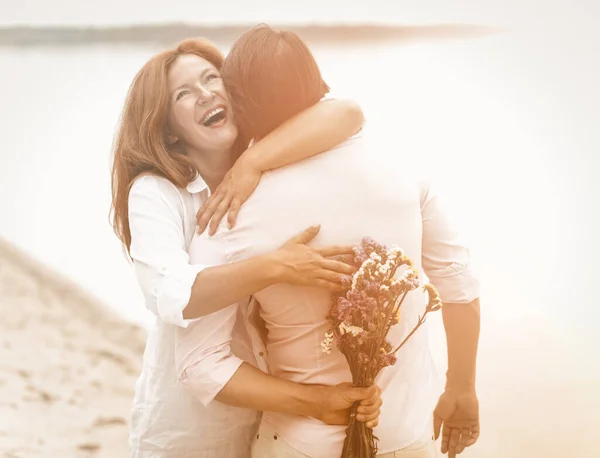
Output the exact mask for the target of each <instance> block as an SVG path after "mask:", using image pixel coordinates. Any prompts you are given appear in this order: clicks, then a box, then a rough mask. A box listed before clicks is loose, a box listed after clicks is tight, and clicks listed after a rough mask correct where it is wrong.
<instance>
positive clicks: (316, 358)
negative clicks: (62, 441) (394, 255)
mask: <svg viewBox="0 0 600 458" xmlns="http://www.w3.org/2000/svg"><path fill="white" fill-rule="evenodd" d="M222 72H223V76H224V79H225V81H226V82H227V84H228V89H229V92H230V96H231V97H232V99H233V100H234V102H235V104H236V112H235V115H236V120H237V122H238V124H239V125H240V129H241V132H242V133H243V134H244V135H246V136H247V137H248V138H255V139H256V138H261V137H263V136H265V135H266V134H267V133H269V132H270V131H271V130H273V129H274V128H275V127H277V126H278V125H279V124H281V123H283V122H285V121H286V120H287V119H288V118H290V117H291V116H293V115H295V114H296V113H298V112H299V111H301V110H302V109H305V108H307V107H309V106H311V105H313V104H315V103H316V102H317V101H318V100H320V99H321V98H322V97H323V96H324V95H325V93H326V92H327V90H328V88H327V85H326V84H325V83H324V82H323V80H322V79H321V75H320V72H319V69H318V67H317V65H316V62H315V61H314V58H313V57H312V55H311V53H310V51H309V50H308V48H307V47H306V45H305V44H304V43H303V42H302V40H300V39H299V38H298V37H297V36H296V35H295V34H293V33H291V32H279V31H275V30H273V29H271V28H269V27H267V26H259V27H257V28H255V29H253V30H251V31H249V32H247V33H246V34H244V35H243V36H242V37H241V38H240V39H239V40H238V41H237V42H236V43H235V44H234V46H233V49H232V50H231V53H230V54H229V56H228V57H227V59H226V61H225V64H224V66H223V69H222ZM396 159H398V160H400V159H404V160H403V161H399V162H401V163H402V166H401V168H400V169H399V170H398V169H395V168H394V167H390V164H388V163H387V162H386V161H384V160H382V158H381V157H380V155H379V152H378V151H377V150H376V149H375V148H373V147H372V146H370V144H369V141H368V138H367V136H366V135H364V136H358V137H355V138H353V139H350V140H349V141H347V142H345V143H344V144H342V145H339V146H338V147H337V148H335V149H333V150H331V151H329V152H326V153H324V154H322V155H320V156H316V157H314V158H311V159H309V160H305V161H302V162H300V163H296V164H293V165H291V166H288V167H285V168H282V169H278V170H276V171H273V172H270V173H269V174H267V176H264V177H263V179H262V180H261V183H260V184H259V186H258V188H257V189H256V191H255V193H254V194H253V195H252V196H251V197H250V198H249V199H248V201H247V202H246V204H245V205H244V207H243V208H242V209H241V211H240V213H239V216H238V221H237V224H236V226H235V227H234V228H233V229H232V230H227V229H226V228H224V227H221V228H220V230H219V231H218V233H217V234H216V235H215V236H213V237H208V236H205V235H202V236H199V237H197V238H196V239H195V240H194V241H193V242H192V246H191V247H190V257H191V258H195V257H197V258H198V259H199V261H198V262H203V256H211V257H212V259H211V261H212V262H214V261H215V260H216V259H221V260H222V262H236V261H240V260H243V259H246V258H248V257H251V256H254V255H257V254H260V253H264V252H267V251H271V250H273V249H276V248H277V247H279V246H281V245H282V244H283V243H284V242H285V240H287V239H288V238H289V237H290V236H292V235H293V234H295V233H299V232H300V231H301V230H302V229H303V228H304V227H306V226H309V225H311V224H314V223H319V224H321V231H320V233H319V234H318V236H317V238H316V239H315V240H314V244H315V245H317V246H318V245H327V244H340V245H344V244H350V243H358V242H359V241H360V240H361V239H362V238H363V237H365V236H369V237H372V238H374V239H375V240H377V241H378V242H381V243H384V244H386V245H388V246H390V245H398V246H400V247H401V248H403V249H404V251H405V252H406V254H407V255H409V256H410V257H411V258H412V260H413V261H414V263H415V266H416V267H417V268H419V269H422V270H423V271H424V272H425V273H426V274H427V276H428V277H429V279H430V281H431V282H432V283H434V284H435V285H436V286H437V288H438V290H439V292H440V294H441V297H442V299H443V301H444V309H443V310H444V311H443V318H444V325H445V329H446V334H447V341H448V367H449V368H448V373H447V383H446V390H445V391H444V393H443V394H442V396H441V397H440V398H439V401H438V404H437V407H436V408H435V411H434V422H433V423H434V424H433V428H432V424H431V417H432V415H431V414H432V410H434V404H435V397H434V394H433V393H432V390H433V384H432V379H433V366H432V360H431V355H430V351H429V347H428V336H427V326H422V327H421V328H420V329H419V331H418V332H417V333H415V335H414V336H413V337H412V338H411V340H410V341H409V343H408V344H407V345H405V346H404V347H403V348H402V349H401V351H400V352H399V354H398V362H397V363H396V365H394V366H391V367H388V368H385V369H384V370H383V371H382V372H381V374H380V375H379V377H378V379H377V383H378V385H379V386H380V387H381V389H382V396H381V397H382V399H383V407H382V411H381V416H380V419H379V426H378V427H377V428H376V429H375V435H376V436H377V437H378V438H379V443H378V445H379V452H380V453H381V456H384V457H387V456H390V457H391V456H396V457H402V456H407V457H408V456H410V457H417V456H418V457H424V458H425V457H433V456H435V449H434V441H433V438H432V433H433V429H435V436H436V437H437V436H438V435H439V433H440V430H442V452H443V453H446V452H449V456H455V455H456V454H457V453H460V452H462V451H463V450H464V448H465V447H466V446H469V445H472V444H473V443H474V442H475V441H476V440H477V438H478V435H479V411H478V410H479V409H478V403H477V396H476V394H475V361H476V354H477V342H478V337H479V299H478V294H479V293H478V284H477V281H476V279H475V278H474V276H473V274H472V272H471V271H470V269H469V254H468V250H467V249H466V248H465V247H464V246H462V245H461V244H460V243H459V242H458V239H457V235H456V233H455V232H454V230H453V229H452V228H451V226H450V224H449V222H448V220H447V218H446V217H445V216H444V214H443V211H442V208H441V205H440V203H439V201H438V199H437V198H436V196H435V194H434V193H433V191H432V190H431V189H430V188H429V186H428V185H427V184H426V183H424V182H423V181H422V180H420V179H419V178H418V175H417V173H416V171H411V170H410V162H411V161H410V156H409V155H408V154H406V155H405V158H401V157H397V158H396ZM194 262H196V261H194ZM255 297H256V299H257V300H258V301H259V302H260V314H261V316H262V318H263V319H264V321H265V324H266V329H267V340H266V349H265V350H262V349H261V350H260V353H261V354H266V358H267V360H268V364H269V369H270V371H271V374H272V375H275V376H276V377H279V378H282V379H287V380H290V381H293V382H298V383H304V384H319V385H335V384H338V383H341V382H345V381H348V380H350V379H351V377H350V372H349V369H348V366H347V363H346V361H345V359H344V357H343V356H342V355H341V354H340V353H339V352H337V351H336V350H334V351H332V352H331V354H325V353H323V352H322V351H321V346H320V343H321V341H322V340H323V338H324V336H325V332H326V331H327V330H328V329H329V324H328V321H327V318H326V317H327V314H328V312H329V308H330V298H329V294H328V292H327V291H325V290H320V289H318V288H302V287H295V286H291V285H285V284H281V285H275V286H272V287H270V288H267V289H265V290H263V291H261V292H259V293H257V294H256V295H255ZM424 306H425V296H424V295H422V294H420V293H419V292H413V293H411V294H410V295H409V296H407V298H406V300H405V302H404V305H403V309H402V310H403V315H402V319H401V322H400V324H398V325H396V326H394V327H393V328H392V330H391V331H390V334H389V339H390V341H391V342H392V344H393V346H395V345H394V344H396V345H397V344H398V343H399V342H400V341H402V339H403V338H404V337H405V336H406V334H407V333H408V332H409V330H410V329H412V327H413V326H414V324H415V323H416V321H417V319H418V315H419V314H420V313H422V312H423V309H424ZM231 316H233V315H231ZM231 319H235V317H234V316H233V318H231V317H230V318H229V320H231ZM231 326H232V323H231V322H223V323H220V324H218V325H217V327H218V329H223V330H227V329H231ZM230 339H231V338H230V336H228V335H227V332H219V331H216V332H212V333H211V338H210V339H202V342H201V343H198V344H197V347H196V348H195V349H194V350H193V351H190V350H189V345H190V344H191V345H193V339H192V338H190V337H188V338H187V343H188V347H186V351H185V354H186V355H187V358H186V361H185V362H184V363H183V364H182V370H181V371H180V372H181V373H182V374H183V377H182V378H184V379H185V382H186V383H188V384H189V385H190V386H192V387H193V388H194V389H195V390H197V392H198V394H199V395H200V396H202V393H203V391H205V390H206V388H205V383H204V382H203V380H202V377H201V376H200V375H198V376H197V377H196V378H195V379H193V380H190V379H189V377H190V375H189V374H186V373H185V369H186V367H191V366H192V365H193V366H194V367H195V368H196V372H195V373H196V374H202V373H204V374H210V370H211V367H212V364H214V363H213V362H214V361H216V360H226V359H227V358H230V357H231V354H230V350H229V347H228V344H229V341H230ZM253 344H254V347H255V349H256V348H260V346H261V342H260V339H258V338H256V337H255V338H254V342H253ZM198 368H202V370H198ZM192 378H193V377H192ZM222 383H223V387H224V388H223V391H224V392H227V391H228V390H231V389H232V386H234V385H235V386H239V385H240V383H241V382H240V377H239V374H237V373H236V374H234V376H233V377H231V379H230V380H229V381H222ZM225 402H229V401H227V400H225ZM442 426H443V429H442ZM343 440H344V427H343V426H331V425H325V424H324V423H322V422H320V421H318V420H316V419H313V418H309V417H299V416H295V415H290V414H285V413H271V412H267V413H265V415H264V416H263V422H262V425H261V428H260V431H259V434H258V436H257V438H256V441H255V444H254V450H253V456H255V457H256V458H262V457H280V456H289V457H294V456H297V457H306V456H309V457H314V458H329V457H337V456H339V455H340V453H341V448H342V444H343Z"/></svg>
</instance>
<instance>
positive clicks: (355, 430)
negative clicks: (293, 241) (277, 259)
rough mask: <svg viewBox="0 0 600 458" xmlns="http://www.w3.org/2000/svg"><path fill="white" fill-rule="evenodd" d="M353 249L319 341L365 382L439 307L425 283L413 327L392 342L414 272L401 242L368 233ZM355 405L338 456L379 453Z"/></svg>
mask: <svg viewBox="0 0 600 458" xmlns="http://www.w3.org/2000/svg"><path fill="white" fill-rule="evenodd" d="M354 254H355V256H354V264H355V265H356V267H358V271H357V272H356V273H355V274H354V277H353V279H352V283H351V284H350V283H349V282H348V283H346V284H345V285H344V286H345V290H344V292H343V293H341V294H339V295H336V296H334V297H333V301H332V302H333V303H332V307H331V311H330V314H329V317H328V318H329V321H330V322H331V324H332V328H331V330H330V331H328V332H327V333H326V335H325V340H324V341H323V343H322V344H321V345H322V347H323V351H324V352H326V353H330V352H331V348H332V345H333V344H334V343H335V344H336V345H337V347H338V349H339V350H340V352H341V353H342V354H343V355H344V356H345V357H346V360H347V361H348V365H349V366H350V372H351V373H352V382H353V384H354V385H355V386H360V387H368V386H371V385H372V384H373V383H374V382H375V377H376V376H377V374H378V373H379V371H381V369H383V368H384V367H386V366H391V365H393V364H394V363H395V362H396V352H397V351H398V350H399V349H400V348H401V347H402V346H403V345H404V344H405V343H406V342H407V341H408V340H409V339H410V338H411V337H412V335H413V334H414V333H415V332H416V331H417V329H418V328H419V327H420V326H421V325H422V324H423V323H424V322H425V317H426V316H427V314H428V313H430V312H434V311H437V310H439V309H440V308H441V306H442V302H441V300H440V297H439V295H438V293H437V290H436V289H435V287H434V286H433V285H431V284H426V285H425V286H424V287H423V289H424V290H425V291H426V292H427V294H428V296H429V300H428V303H427V305H426V307H425V310H424V312H423V314H422V315H421V316H420V317H419V320H418V322H417V324H416V325H415V327H414V328H413V329H412V331H411V332H410V333H409V334H408V335H407V336H406V338H405V339H404V340H403V341H402V342H401V343H400V344H399V345H398V346H397V347H395V348H394V347H393V346H392V344H391V343H390V342H389V341H388V340H387V335H388V332H389V330H390V328H391V327H392V326H394V325H395V324H398V323H399V322H400V310H401V307H402V302H403V301H404V298H405V297H406V295H407V294H408V293H409V292H410V291H413V290H415V289H417V288H418V287H419V286H420V282H419V276H418V272H417V270H416V269H415V268H414V267H413V263H412V261H411V260H410V258H408V257H407V256H405V255H404V253H403V251H402V250H401V249H400V248H398V247H396V246H393V247H392V248H389V249H388V248H386V247H385V246H384V245H381V244H379V243H377V242H375V241H374V240H372V239H369V238H365V239H363V240H362V242H361V245H359V246H356V247H355V248H354ZM357 405H358V403H357V404H356V405H355V406H354V407H353V411H352V413H353V415H351V417H350V423H349V425H348V428H347V429H346V439H345V441H344V448H343V451H342V458H372V457H375V455H376V454H377V444H376V440H377V438H376V437H375V436H374V435H373V430H372V429H370V428H367V427H366V426H365V424H364V423H362V422H357V421H356V408H357Z"/></svg>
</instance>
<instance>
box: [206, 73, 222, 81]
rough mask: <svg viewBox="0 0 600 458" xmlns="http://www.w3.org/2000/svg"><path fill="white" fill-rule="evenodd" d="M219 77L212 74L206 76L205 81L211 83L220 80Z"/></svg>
mask: <svg viewBox="0 0 600 458" xmlns="http://www.w3.org/2000/svg"><path fill="white" fill-rule="evenodd" d="M218 78H219V75H217V74H216V73H211V74H209V75H207V76H206V78H205V80H206V82H207V83H210V82H211V81H212V80H215V79H218Z"/></svg>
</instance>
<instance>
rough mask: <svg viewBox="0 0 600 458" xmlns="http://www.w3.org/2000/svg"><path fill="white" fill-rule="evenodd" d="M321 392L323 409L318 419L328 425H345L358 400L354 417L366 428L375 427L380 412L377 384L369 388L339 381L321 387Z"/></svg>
mask: <svg viewBox="0 0 600 458" xmlns="http://www.w3.org/2000/svg"><path fill="white" fill-rule="evenodd" d="M321 389H322V393H323V403H322V408H323V411H322V413H321V414H320V415H319V420H321V421H322V422H324V423H327V424H328V425H347V424H348V422H349V420H350V415H351V409H352V406H353V405H354V403H355V402H358V403H359V404H358V408H357V410H356V419H357V420H358V421H362V422H365V423H366V426H367V427H368V428H375V426H377V424H378V423H379V415H380V414H381V405H382V404H383V402H382V401H381V389H380V388H379V387H378V386H377V385H371V386H370V387H369V388H357V387H353V386H352V384H351V383H340V384H339V385H336V386H323V387H321Z"/></svg>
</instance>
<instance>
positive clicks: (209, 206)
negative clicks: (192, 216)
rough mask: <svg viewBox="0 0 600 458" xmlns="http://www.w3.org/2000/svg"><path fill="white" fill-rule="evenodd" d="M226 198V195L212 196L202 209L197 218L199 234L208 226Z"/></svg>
mask: <svg viewBox="0 0 600 458" xmlns="http://www.w3.org/2000/svg"><path fill="white" fill-rule="evenodd" d="M224 198H225V194H224V193H220V192H217V193H215V194H213V195H212V196H210V197H209V198H208V200H207V201H206V202H205V204H204V205H203V206H202V208H200V210H199V211H198V213H197V214H196V217H197V219H198V233H199V234H201V233H202V232H204V230H205V229H206V226H208V222H209V221H210V219H211V218H212V216H213V215H214V213H215V211H216V209H217V207H218V206H219V204H220V203H221V201H222V200H223V199H224Z"/></svg>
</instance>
